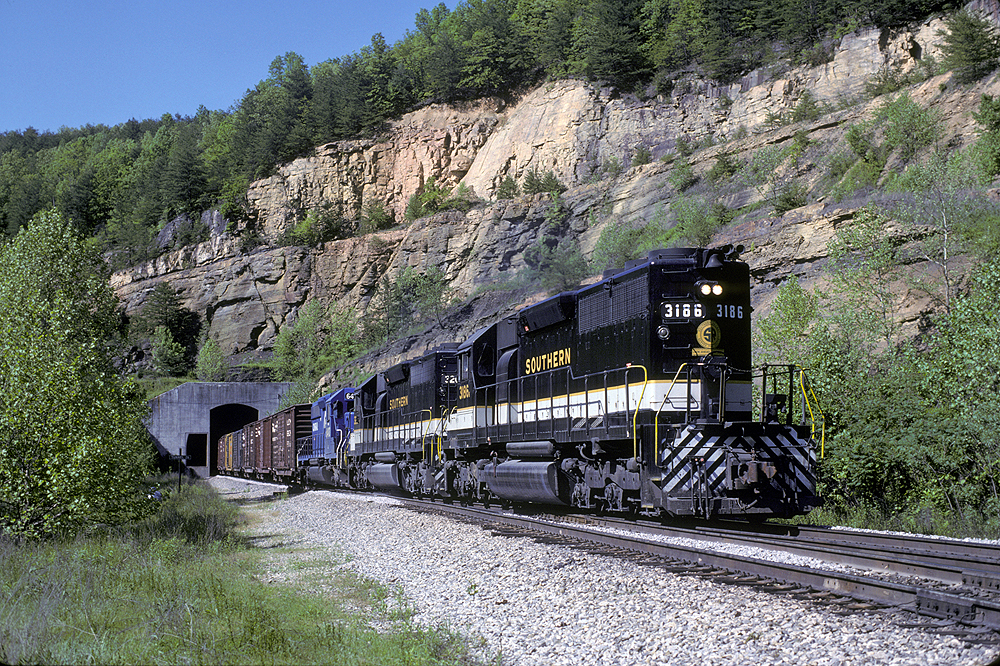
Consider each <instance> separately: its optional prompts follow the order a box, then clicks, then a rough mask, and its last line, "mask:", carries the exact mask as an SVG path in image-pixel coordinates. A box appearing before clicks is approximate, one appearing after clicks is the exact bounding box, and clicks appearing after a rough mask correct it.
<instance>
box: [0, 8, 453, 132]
mask: <svg viewBox="0 0 1000 666" xmlns="http://www.w3.org/2000/svg"><path fill="white" fill-rule="evenodd" d="M436 4H438V2H437V1H435V0H355V1H353V2H350V1H336V2H316V1H299V0H271V1H270V2H262V1H260V0H241V1H239V2H233V1H230V0H223V1H218V2H217V1H213V0H200V1H199V0H170V1H167V2H162V1H161V2H148V1H143V0H136V1H133V2H119V1H117V0H116V1H101V0H98V1H97V2H93V3H91V2H81V1H80V0H0V68H2V69H0V76H2V81H3V85H0V132H5V131H9V130H24V129H26V128H28V127H29V126H30V127H34V128H35V129H36V130H38V131H40V132H42V131H45V130H50V131H53V132H54V131H57V130H58V129H59V128H60V127H63V126H65V127H80V126H82V125H86V124H88V123H89V124H92V125H97V124H105V125H117V124H118V123H122V122H125V121H127V120H129V119H130V118H135V119H137V120H143V119H145V118H159V117H160V116H162V115H163V114H164V113H170V114H174V113H179V114H181V115H193V114H194V113H195V112H196V111H197V110H198V107H199V106H200V105H204V106H205V107H207V108H209V109H213V110H214V109H228V108H229V107H230V106H232V105H234V104H235V103H236V102H238V101H239V100H240V99H241V98H242V97H243V94H244V93H245V92H246V90H247V89H248V88H252V87H254V86H255V85H256V84H257V82H258V81H260V80H261V79H264V78H266V77H267V69H268V66H269V65H270V64H271V61H272V60H274V58H275V56H278V55H284V54H285V53H287V52H289V51H294V52H295V53H298V54H299V55H301V56H302V58H303V59H304V60H305V62H306V64H308V65H309V66H310V67H312V66H313V65H315V64H316V63H319V62H322V61H324V60H328V59H330V58H335V57H338V56H343V55H347V54H349V53H353V52H355V51H359V50H360V49H361V48H362V47H364V46H366V45H367V44H369V43H370V41H371V37H372V35H374V34H375V33H377V32H381V33H382V34H383V35H384V36H385V39H386V41H387V42H388V43H389V44H393V43H395V42H396V41H398V40H399V39H400V38H402V37H403V35H404V33H405V32H406V31H407V30H413V29H414V17H415V16H416V14H417V12H418V11H419V10H420V9H421V8H426V9H430V8H431V7H433V6H434V5H436ZM446 4H448V6H449V7H450V8H454V6H455V3H453V2H449V3H446Z"/></svg>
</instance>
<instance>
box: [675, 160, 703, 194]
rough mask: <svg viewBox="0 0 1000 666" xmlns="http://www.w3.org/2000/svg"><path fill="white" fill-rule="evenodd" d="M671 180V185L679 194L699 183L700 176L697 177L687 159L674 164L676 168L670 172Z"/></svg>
mask: <svg viewBox="0 0 1000 666" xmlns="http://www.w3.org/2000/svg"><path fill="white" fill-rule="evenodd" d="M669 180H670V184H671V185H673V186H674V187H675V188H676V189H677V191H678V192H683V191H684V190H686V189H688V188H689V187H691V186H692V185H694V184H695V183H697V182H698V176H696V175H695V173H694V169H693V168H692V167H691V163H690V162H688V161H687V159H684V158H680V159H678V160H677V161H676V162H674V168H673V169H671V171H670V176H669Z"/></svg>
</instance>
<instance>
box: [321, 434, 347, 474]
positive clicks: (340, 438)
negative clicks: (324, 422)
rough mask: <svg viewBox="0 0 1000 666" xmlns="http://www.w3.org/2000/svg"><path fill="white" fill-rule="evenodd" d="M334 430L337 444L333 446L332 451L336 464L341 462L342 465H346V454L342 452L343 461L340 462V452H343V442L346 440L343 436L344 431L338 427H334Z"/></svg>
mask: <svg viewBox="0 0 1000 666" xmlns="http://www.w3.org/2000/svg"><path fill="white" fill-rule="evenodd" d="M335 430H336V432H337V445H336V446H335V447H334V448H333V453H334V456H335V457H336V458H337V464H338V465H340V464H343V466H344V467H347V455H346V454H344V462H343V463H341V462H340V454H342V453H344V450H343V448H344V444H345V442H346V441H347V438H346V437H344V431H343V430H341V429H340V428H335ZM324 453H326V451H324Z"/></svg>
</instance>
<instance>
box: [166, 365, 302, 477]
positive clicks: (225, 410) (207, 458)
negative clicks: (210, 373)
mask: <svg viewBox="0 0 1000 666" xmlns="http://www.w3.org/2000/svg"><path fill="white" fill-rule="evenodd" d="M290 388H291V384H290V383H288V382H188V383H186V384H181V385H180V386H178V387H177V388H175V389H172V390H170V391H167V392H166V393H162V394H160V395H158V396H156V397H155V398H153V399H152V400H150V401H149V406H150V417H149V421H148V422H147V425H146V429H147V430H148V431H149V434H150V436H151V437H152V438H153V442H154V443H155V444H156V448H157V451H159V453H160V455H162V456H170V455H178V454H179V455H186V456H189V457H190V459H189V460H188V461H187V463H186V464H187V467H188V469H189V470H190V471H192V472H193V473H195V474H197V475H198V476H201V477H208V476H210V475H211V474H212V473H213V471H214V470H215V463H216V458H217V451H216V446H215V442H216V440H217V439H218V437H219V436H220V435H223V434H225V433H227V432H232V431H233V430H236V429H238V428H240V427H242V426H244V425H246V424H247V423H251V422H253V421H256V420H257V419H259V418H262V417H264V416H267V415H268V414H273V413H274V412H276V411H278V405H279V404H280V402H281V398H282V397H283V396H284V395H285V394H286V393H288V391H289V389H290ZM175 469H176V467H175Z"/></svg>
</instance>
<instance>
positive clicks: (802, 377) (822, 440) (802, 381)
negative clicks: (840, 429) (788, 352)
mask: <svg viewBox="0 0 1000 666" xmlns="http://www.w3.org/2000/svg"><path fill="white" fill-rule="evenodd" d="M795 367H797V368H798V369H799V386H800V387H801V388H802V398H803V400H804V401H805V405H806V409H808V410H809V423H810V424H811V426H812V431H811V435H812V437H813V439H815V438H816V416H815V415H814V414H813V409H812V402H811V401H810V400H809V394H810V393H811V394H812V399H813V400H814V401H815V402H816V411H817V412H819V418H820V424H821V425H820V435H819V457H820V458H825V457H826V417H825V416H823V412H822V411H821V410H820V408H819V399H818V398H817V397H816V393H815V391H813V390H812V386H810V387H809V391H808V393H807V392H806V369H805V368H803V367H802V366H801V365H796V366H795Z"/></svg>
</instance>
